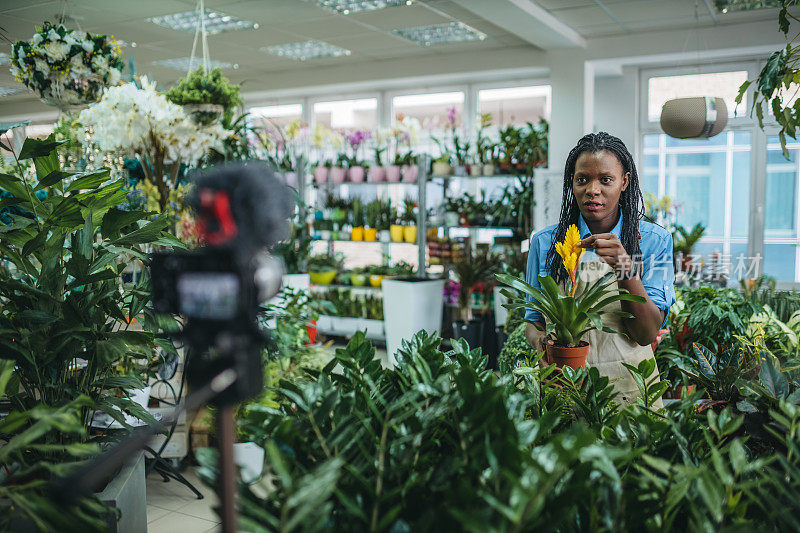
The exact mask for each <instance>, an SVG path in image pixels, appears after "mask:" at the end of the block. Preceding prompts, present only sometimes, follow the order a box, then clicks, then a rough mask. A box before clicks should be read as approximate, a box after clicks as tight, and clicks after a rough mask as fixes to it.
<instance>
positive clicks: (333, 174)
mask: <svg viewBox="0 0 800 533" xmlns="http://www.w3.org/2000/svg"><path fill="white" fill-rule="evenodd" d="M345 176H347V170H346V169H344V168H342V167H333V168H332V169H331V171H330V174H328V177H329V178H330V179H331V181H332V182H333V183H344V178H345Z"/></svg>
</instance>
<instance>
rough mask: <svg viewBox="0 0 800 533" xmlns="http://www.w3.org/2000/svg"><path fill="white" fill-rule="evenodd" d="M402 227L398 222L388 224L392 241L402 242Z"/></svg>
mask: <svg viewBox="0 0 800 533" xmlns="http://www.w3.org/2000/svg"><path fill="white" fill-rule="evenodd" d="M403 229H404V228H403V226H401V225H400V224H392V225H391V226H389V236H390V237H391V238H392V242H403Z"/></svg>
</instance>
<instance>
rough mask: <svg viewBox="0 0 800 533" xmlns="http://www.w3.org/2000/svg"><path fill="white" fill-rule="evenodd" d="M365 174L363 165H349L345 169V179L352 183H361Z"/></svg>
mask: <svg viewBox="0 0 800 533" xmlns="http://www.w3.org/2000/svg"><path fill="white" fill-rule="evenodd" d="M365 175H366V173H365V171H364V167H350V168H349V169H348V170H347V179H348V180H349V181H351V182H352V183H363V182H364V177H365Z"/></svg>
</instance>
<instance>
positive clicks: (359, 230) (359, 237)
mask: <svg viewBox="0 0 800 533" xmlns="http://www.w3.org/2000/svg"><path fill="white" fill-rule="evenodd" d="M350 240H351V241H363V240H364V228H363V227H361V226H358V227H355V228H353V231H351V232H350Z"/></svg>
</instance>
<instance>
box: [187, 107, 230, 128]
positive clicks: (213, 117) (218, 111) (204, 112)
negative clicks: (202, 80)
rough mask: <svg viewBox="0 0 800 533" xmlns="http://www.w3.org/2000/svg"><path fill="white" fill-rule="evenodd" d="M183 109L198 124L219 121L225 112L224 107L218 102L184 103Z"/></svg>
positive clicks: (207, 124)
mask: <svg viewBox="0 0 800 533" xmlns="http://www.w3.org/2000/svg"><path fill="white" fill-rule="evenodd" d="M183 110H184V111H185V112H186V114H187V115H188V116H189V117H190V118H191V119H192V121H193V122H194V123H195V124H197V125H198V126H211V125H212V124H217V123H219V121H220V120H221V119H222V113H224V112H225V108H224V107H223V106H221V105H219V104H184V105H183Z"/></svg>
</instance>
